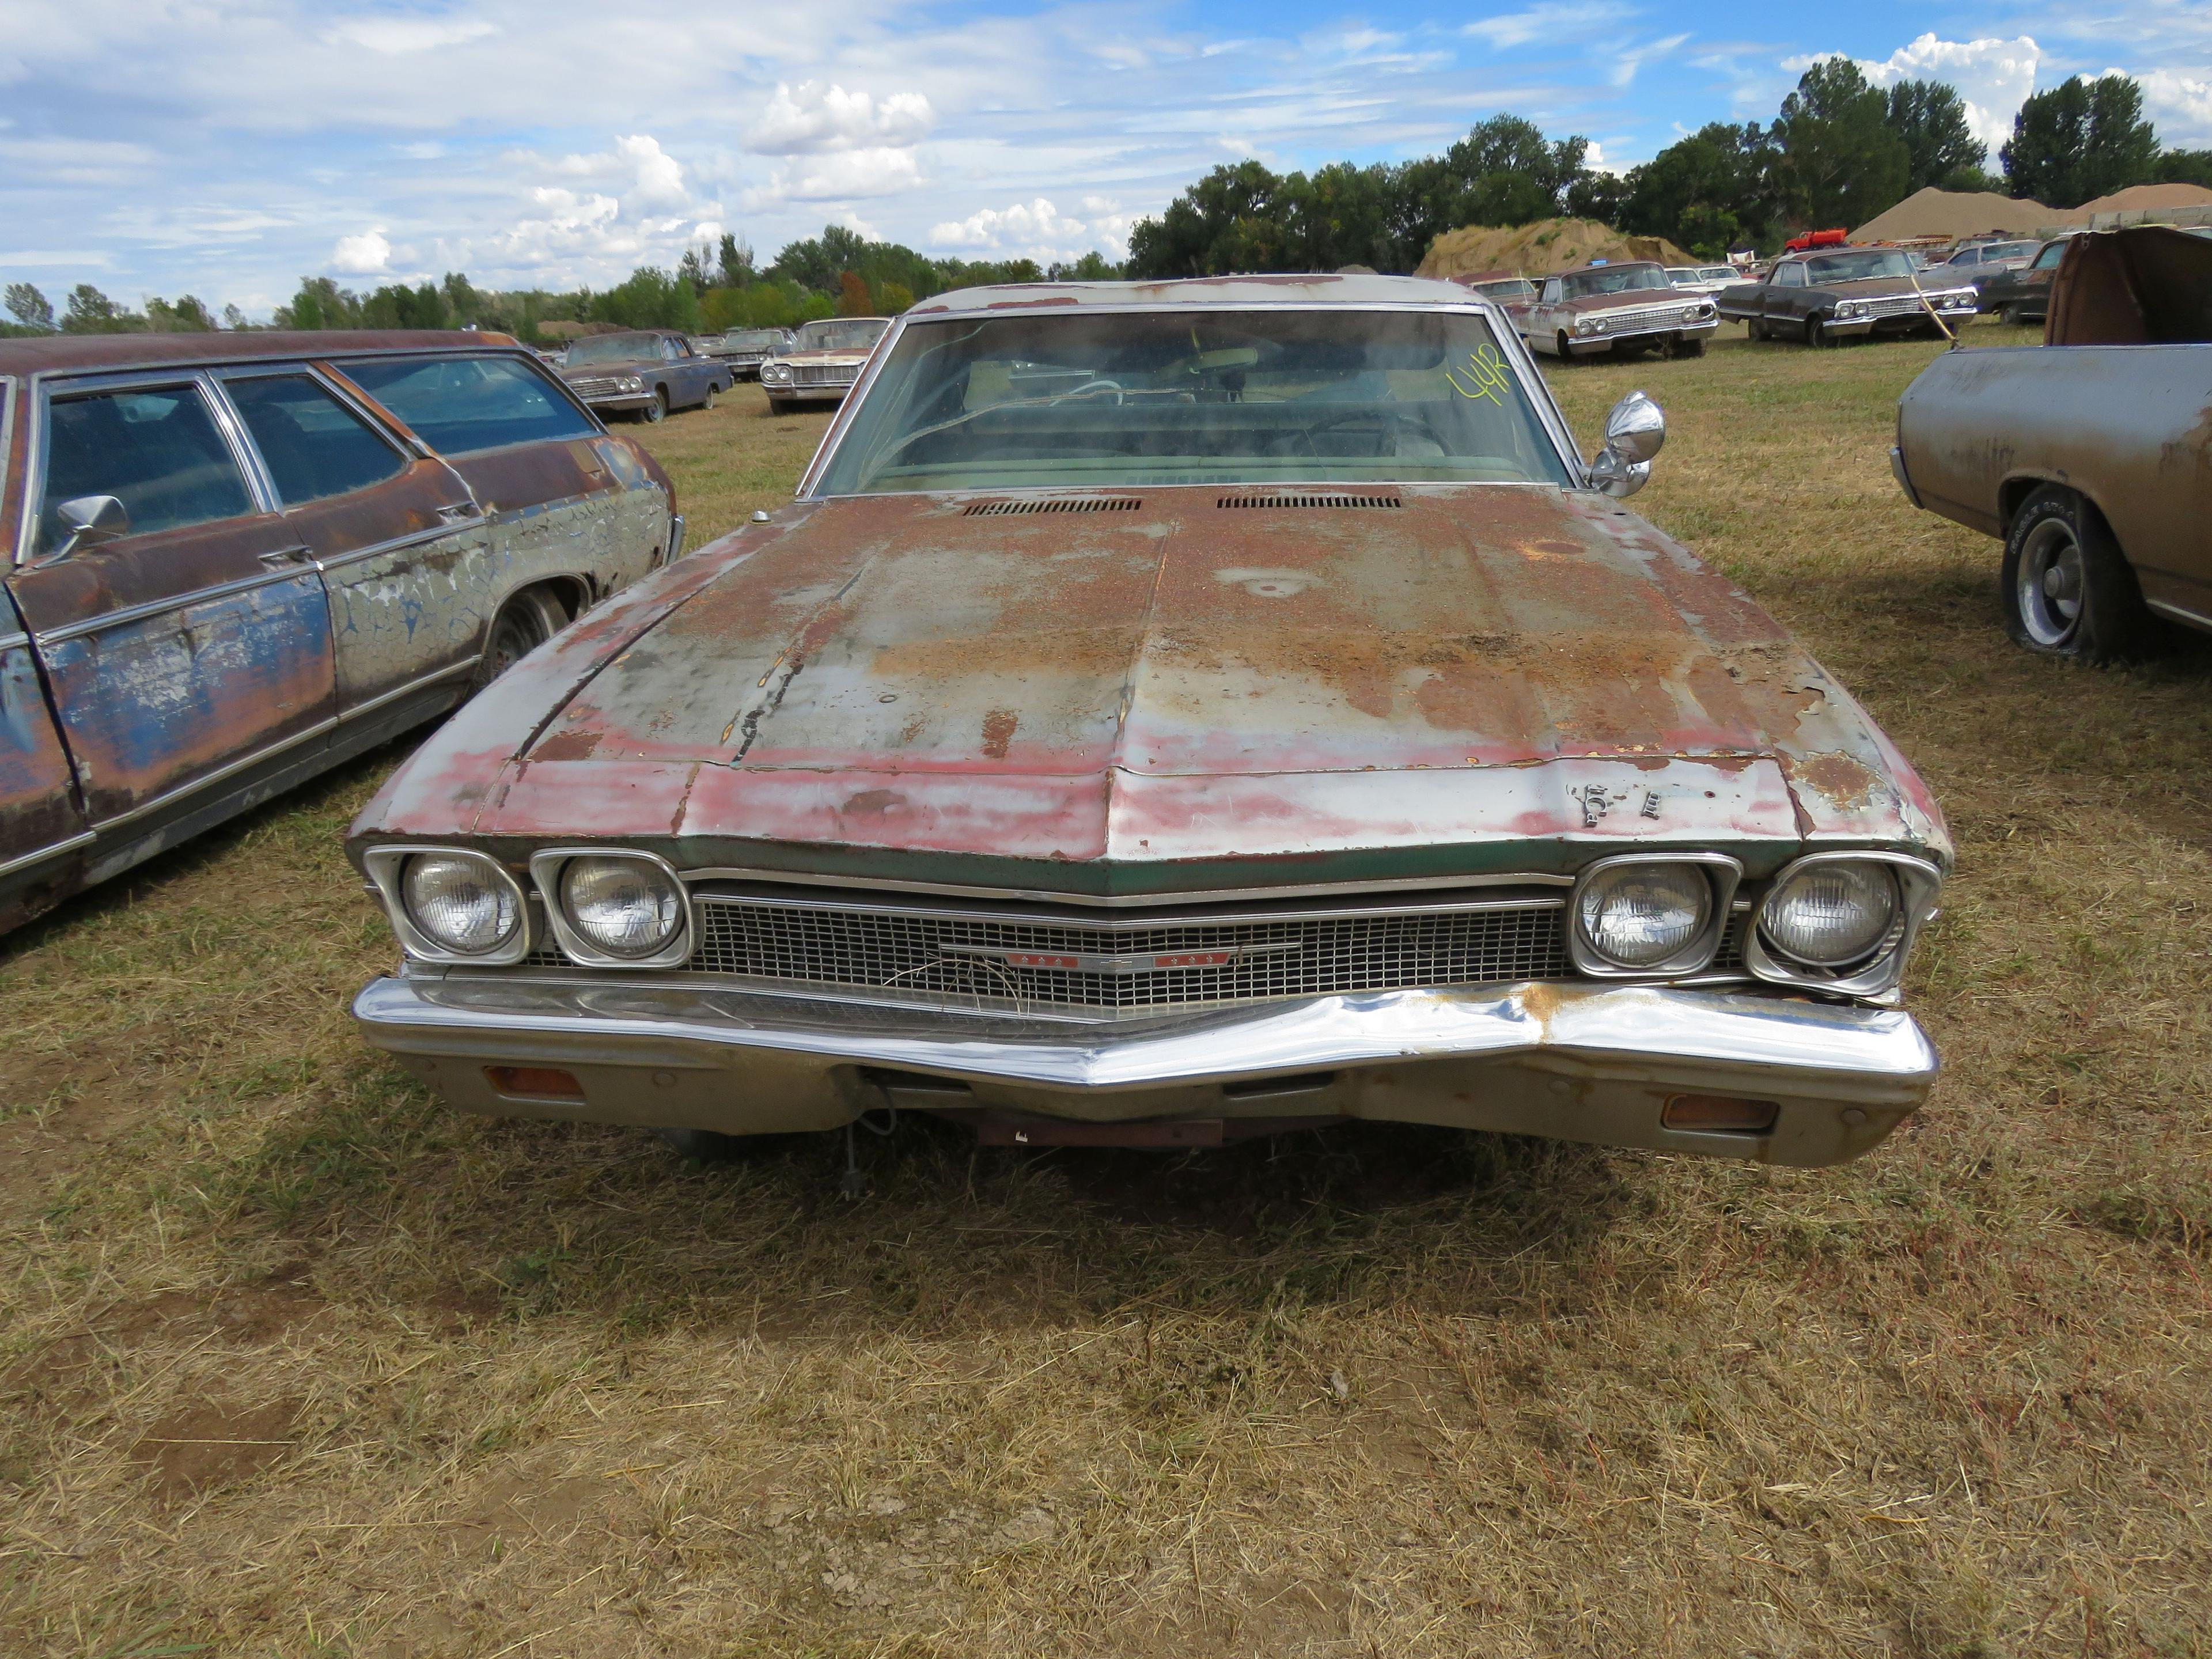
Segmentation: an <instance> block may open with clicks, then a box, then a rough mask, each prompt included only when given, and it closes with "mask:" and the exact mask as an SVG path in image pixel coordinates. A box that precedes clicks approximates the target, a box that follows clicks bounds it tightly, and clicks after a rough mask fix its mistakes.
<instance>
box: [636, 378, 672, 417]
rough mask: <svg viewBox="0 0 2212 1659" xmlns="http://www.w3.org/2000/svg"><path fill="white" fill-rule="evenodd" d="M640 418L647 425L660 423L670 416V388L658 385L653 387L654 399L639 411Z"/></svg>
mask: <svg viewBox="0 0 2212 1659" xmlns="http://www.w3.org/2000/svg"><path fill="white" fill-rule="evenodd" d="M637 416H638V419H640V420H641V421H643V422H645V423H646V424H647V426H655V425H658V424H659V422H662V421H665V420H666V419H667V418H668V388H667V387H666V386H655V387H653V401H652V402H651V403H649V404H647V405H646V406H645V407H644V408H643V409H641V410H638V412H637Z"/></svg>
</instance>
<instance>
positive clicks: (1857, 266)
mask: <svg viewBox="0 0 2212 1659" xmlns="http://www.w3.org/2000/svg"><path fill="white" fill-rule="evenodd" d="M1717 303H1718V304H1719V306H1720V313H1721V315H1722V316H1723V317H1725V318H1727V319H1729V320H1730V321H1731V322H1741V323H1742V324H1743V325H1745V329H1746V331H1747V332H1748V333H1749V334H1750V336H1751V337H1752V338H1753V339H1754V340H1771V339H1786V338H1790V337H1796V338H1798V339H1801V340H1803V341H1804V342H1805V343H1807V344H1808V345H1833V344H1835V343H1837V342H1838V340H1842V339H1845V338H1850V337H1857V336H1862V335H1868V334H1932V333H1937V332H1940V331H1941V329H1940V325H1939V324H1938V323H1937V320H1936V319H1937V318H1938V317H1942V318H1943V319H1950V320H1962V319H1965V318H1966V317H1967V316H1969V315H1971V314H1972V312H1973V310H1974V306H1975V298H1974V290H1973V289H1972V288H1971V287H1969V286H1968V285H1966V284H1965V283H1959V282H1944V281H1941V280H1938V279H1936V278H1935V277H1933V276H1921V275H1920V274H1919V273H1918V272H1917V271H1916V270H1914V268H1913V264H1912V260H1911V257H1910V256H1909V255H1907V254H1906V253H1905V252H1904V251H1903V250H1902V249H1899V248H1893V247H1832V248H1822V249H1820V250H1818V251H1816V252H1809V253H1786V254H1784V255H1783V257H1782V258H1779V259H1777V260H1776V261H1775V262H1774V263H1773V264H1772V265H1771V266H1770V267H1768V269H1767V272H1766V275H1765V276H1764V277H1762V278H1760V279H1759V281H1758V282H1755V283H1737V284H1736V285H1735V287H1734V288H1730V289H1723V290H1722V291H1721V294H1720V296H1719V300H1718V301H1717Z"/></svg>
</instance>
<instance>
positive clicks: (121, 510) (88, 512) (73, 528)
mask: <svg viewBox="0 0 2212 1659" xmlns="http://www.w3.org/2000/svg"><path fill="white" fill-rule="evenodd" d="M54 516H55V517H57V518H58V519H59V520H61V521H62V523H63V524H64V526H67V527H68V530H69V532H70V537H69V539H68V540H67V541H65V542H64V543H63V544H61V545H60V546H59V547H58V548H56V549H55V550H53V552H52V554H51V555H50V557H52V558H57V559H59V558H64V557H66V556H68V555H70V554H71V553H74V552H76V550H78V549H79V548H82V547H98V546H99V545H100V544H101V543H102V542H112V541H118V540H120V539H121V538H124V537H125V536H127V535H129V534H130V533H131V512H130V509H129V508H127V507H125V506H124V505H123V503H122V502H121V501H118V499H116V497H114V496H112V495H78V496H75V497H72V498H71V499H70V500H69V501H61V502H58V503H57V504H56V505H55V507H54Z"/></svg>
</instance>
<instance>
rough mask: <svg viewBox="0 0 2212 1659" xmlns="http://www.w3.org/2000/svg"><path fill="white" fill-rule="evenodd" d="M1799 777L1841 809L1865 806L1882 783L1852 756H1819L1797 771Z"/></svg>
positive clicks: (1832, 754) (1830, 754) (1831, 754)
mask: <svg viewBox="0 0 2212 1659" xmlns="http://www.w3.org/2000/svg"><path fill="white" fill-rule="evenodd" d="M1796 772H1797V775H1798V777H1799V778H1801V779H1802V780H1803V781H1805V782H1806V783H1808V784H1809V785H1810V786H1811V787H1814V789H1817V790H1819V791H1820V793H1822V794H1823V795H1825V796H1826V797H1827V798H1828V799H1830V800H1831V801H1833V802H1834V803H1835V804H1836V805H1838V806H1845V807H1849V806H1863V805H1865V804H1866V800H1867V797H1868V796H1869V795H1871V794H1872V793H1874V787H1875V785H1876V784H1877V783H1879V782H1881V779H1879V778H1878V777H1876V776H1875V775H1874V773H1872V772H1871V771H1869V769H1867V768H1866V767H1865V766H1864V765H1863V764H1862V763H1859V762H1858V761H1856V760H1854V759H1852V758H1851V757H1850V756H1849V755H1844V754H1838V753H1829V754H1825V755H1815V756H1814V757H1813V758H1812V759H1811V760H1809V761H1808V762H1806V763H1805V764H1804V765H1802V766H1801V767H1799V768H1797V769H1796Z"/></svg>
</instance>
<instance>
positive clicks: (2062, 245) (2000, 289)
mask: <svg viewBox="0 0 2212 1659" xmlns="http://www.w3.org/2000/svg"><path fill="white" fill-rule="evenodd" d="M2070 240H2072V238H2071V237H2069V236H2060V237H2057V238H2054V239H2053V240H2051V241H2048V242H2045V244H2044V245H2043V246H2041V247H2040V248H2039V249H2038V250H2037V251H2036V255H2035V258H2033V259H2031V260H2029V261H2028V262H2027V264H2025V265H2022V266H2021V267H2019V268H2018V269H2016V270H2001V271H1999V272H1998V273H1997V274H1996V276H1991V277H1990V278H1989V279H1988V280H1987V281H1986V282H1984V283H1982V285H1981V308H1982V309H1983V310H1984V311H1994V312H1996V313H1997V314H1998V315H1999V316H2001V317H2002V318H2003V319H2005V321H2007V322H2008V323H2039V322H2041V321H2042V320H2043V319H2044V317H2045V314H2046V313H2048V312H2049V310H2050V307H2051V276H2052V275H2053V274H2054V273H2055V272H2056V271H2057V269H2058V262H2059V260H2060V259H2061V258H2064V257H2065V253H2066V244H2067V243H2068V242H2069V241H2070Z"/></svg>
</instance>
